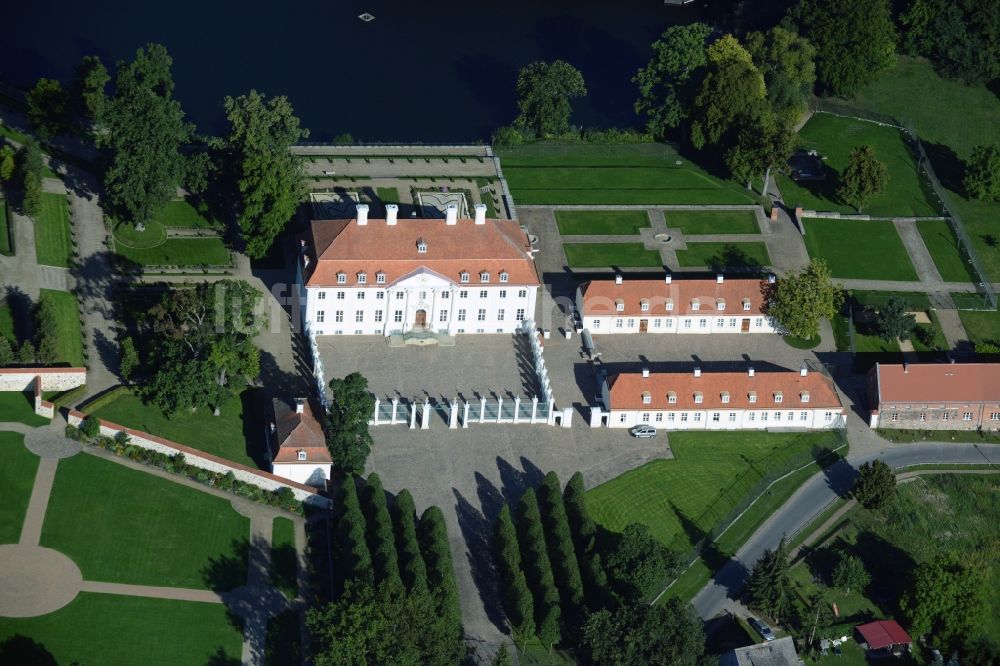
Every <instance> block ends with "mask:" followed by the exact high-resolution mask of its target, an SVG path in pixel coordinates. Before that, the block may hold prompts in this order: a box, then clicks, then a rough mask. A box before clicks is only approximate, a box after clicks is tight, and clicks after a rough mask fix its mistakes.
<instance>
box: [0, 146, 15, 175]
mask: <svg viewBox="0 0 1000 666" xmlns="http://www.w3.org/2000/svg"><path fill="white" fill-rule="evenodd" d="M16 155H17V153H16V152H15V151H14V149H13V148H12V147H11V146H9V145H7V144H6V143H5V144H3V145H2V146H0V182H7V181H9V180H10V179H11V178H13V177H14V169H15V168H16V167H17V159H16Z"/></svg>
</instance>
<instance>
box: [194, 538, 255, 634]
mask: <svg viewBox="0 0 1000 666" xmlns="http://www.w3.org/2000/svg"><path fill="white" fill-rule="evenodd" d="M249 562H250V540H249V539H248V538H246V537H239V538H237V539H233V541H232V543H231V544H230V548H229V552H227V553H223V554H222V555H218V556H216V557H210V558H209V560H208V563H207V564H206V565H205V566H204V567H203V568H202V570H201V579H202V581H203V582H204V583H205V585H207V586H208V589H210V590H212V591H214V592H229V591H231V590H234V589H236V588H238V587H241V586H243V585H246V583H247V580H248V573H247V567H248V565H249ZM264 580H267V572H264ZM241 626H242V625H241Z"/></svg>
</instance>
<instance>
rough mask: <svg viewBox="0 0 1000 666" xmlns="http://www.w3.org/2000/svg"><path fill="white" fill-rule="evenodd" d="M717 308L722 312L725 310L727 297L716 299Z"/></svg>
mask: <svg viewBox="0 0 1000 666" xmlns="http://www.w3.org/2000/svg"><path fill="white" fill-rule="evenodd" d="M715 309H716V310H718V311H719V312H722V311H723V310H725V309H726V299H724V298H720V299H718V300H716V301H715Z"/></svg>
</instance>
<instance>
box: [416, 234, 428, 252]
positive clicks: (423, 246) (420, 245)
mask: <svg viewBox="0 0 1000 666" xmlns="http://www.w3.org/2000/svg"><path fill="white" fill-rule="evenodd" d="M417 252H419V253H420V254H426V253H427V241H425V240H424V239H423V238H420V239H418V240H417Z"/></svg>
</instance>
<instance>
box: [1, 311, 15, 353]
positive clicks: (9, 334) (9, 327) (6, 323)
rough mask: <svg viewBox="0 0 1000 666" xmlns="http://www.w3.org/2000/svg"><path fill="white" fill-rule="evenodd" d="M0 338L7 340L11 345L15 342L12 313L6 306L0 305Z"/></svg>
mask: <svg viewBox="0 0 1000 666" xmlns="http://www.w3.org/2000/svg"><path fill="white" fill-rule="evenodd" d="M0 336H2V337H5V338H7V340H9V341H10V342H11V343H12V344H13V343H15V342H17V332H16V329H15V327H14V313H13V312H12V311H11V309H10V306H9V305H7V304H4V305H0Z"/></svg>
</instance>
